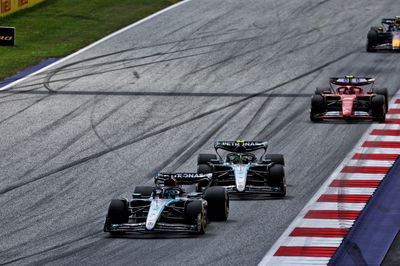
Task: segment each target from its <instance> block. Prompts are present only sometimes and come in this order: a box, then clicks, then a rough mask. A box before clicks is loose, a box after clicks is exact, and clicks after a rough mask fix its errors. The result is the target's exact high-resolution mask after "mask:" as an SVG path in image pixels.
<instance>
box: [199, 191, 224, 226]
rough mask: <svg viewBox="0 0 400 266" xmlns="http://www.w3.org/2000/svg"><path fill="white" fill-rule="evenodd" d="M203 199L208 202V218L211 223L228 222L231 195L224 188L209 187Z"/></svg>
mask: <svg viewBox="0 0 400 266" xmlns="http://www.w3.org/2000/svg"><path fill="white" fill-rule="evenodd" d="M203 198H204V199H205V200H206V201H207V203H208V205H207V216H208V219H209V220H210V221H226V220H227V219H228V215H229V195H228V192H227V191H226V189H225V188H224V187H219V186H215V187H209V188H207V189H206V191H205V192H204V195H203Z"/></svg>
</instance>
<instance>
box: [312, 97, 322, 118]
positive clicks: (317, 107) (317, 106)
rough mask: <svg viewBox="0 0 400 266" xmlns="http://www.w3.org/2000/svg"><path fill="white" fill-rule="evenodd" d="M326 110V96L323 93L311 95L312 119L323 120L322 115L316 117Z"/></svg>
mask: <svg viewBox="0 0 400 266" xmlns="http://www.w3.org/2000/svg"><path fill="white" fill-rule="evenodd" d="M324 110H325V104H324V97H322V96H321V95H316V94H315V95H313V96H312V97H311V112H310V120H311V121H313V122H317V121H322V120H323V119H322V118H320V117H316V115H317V114H320V113H323V112H324Z"/></svg>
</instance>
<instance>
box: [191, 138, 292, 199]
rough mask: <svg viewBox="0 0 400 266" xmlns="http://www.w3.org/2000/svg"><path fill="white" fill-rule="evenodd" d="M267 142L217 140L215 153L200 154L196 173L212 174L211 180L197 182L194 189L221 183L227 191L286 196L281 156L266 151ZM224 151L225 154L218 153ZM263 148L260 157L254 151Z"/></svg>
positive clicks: (203, 188)
mask: <svg viewBox="0 0 400 266" xmlns="http://www.w3.org/2000/svg"><path fill="white" fill-rule="evenodd" d="M267 147H268V143H267V142H260V141H240V140H237V141H216V142H215V143H214V149H215V152H216V155H215V154H199V156H198V161H197V163H198V167H197V172H198V173H212V179H211V180H209V181H208V180H207V181H202V182H199V183H198V184H197V191H204V190H206V191H207V189H209V188H211V187H213V186H224V187H225V188H226V189H227V190H228V192H229V193H237V194H269V195H271V196H276V197H284V196H285V195H286V180H285V171H284V164H285V162H284V157H283V155H281V154H266V152H267ZM220 150H223V151H226V152H227V154H226V157H225V158H223V156H222V155H221V154H220ZM257 150H263V153H262V154H261V156H259V158H257V157H256V155H255V154H254V153H251V152H254V151H257Z"/></svg>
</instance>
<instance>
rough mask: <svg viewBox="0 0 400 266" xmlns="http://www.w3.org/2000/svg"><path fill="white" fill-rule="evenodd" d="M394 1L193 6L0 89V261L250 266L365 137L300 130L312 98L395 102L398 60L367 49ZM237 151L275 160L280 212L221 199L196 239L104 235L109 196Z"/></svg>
mask: <svg viewBox="0 0 400 266" xmlns="http://www.w3.org/2000/svg"><path fill="white" fill-rule="evenodd" d="M396 3H397V1H396V0H383V1H372V0H368V1H365V0H354V1H346V0H330V1H329V0H307V1H298V0H288V1H276V0H248V1H241V0H225V1H224V0H193V1H191V2H188V3H185V4H183V5H181V6H179V7H177V8H175V9H172V10H170V11H168V12H166V13H163V14H162V15H160V16H157V17H154V18H152V19H151V20H149V21H147V22H145V23H143V24H141V25H139V26H138V27H134V28H132V29H131V30H129V31H126V32H125V33H124V34H120V35H118V36H116V37H114V38H112V39H109V40H108V41H106V42H104V43H102V44H100V45H97V46H95V47H94V48H92V49H90V50H88V51H86V52H84V53H82V54H80V55H79V56H76V57H73V58H71V59H70V60H68V61H67V62H64V63H62V64H61V65H58V66H57V67H54V68H52V69H50V70H48V71H46V72H45V73H42V74H38V75H36V76H33V77H31V78H29V79H28V80H26V81H24V82H23V83H20V84H18V85H16V86H14V87H13V88H12V89H11V90H9V91H7V92H0V136H1V144H0V170H1V175H0V212H1V213H0V217H1V222H0V227H1V230H0V264H5V265H8V264H13V265H26V264H36V265H45V264H51V265H67V264H68V265H78V264H80V265H95V264H96V265H111V264H112V265H127V264H128V265H154V264H158V265H256V264H257V263H258V262H259V261H260V260H261V259H262V257H263V256H264V254H265V253H266V252H267V251H268V249H269V248H270V247H271V246H272V244H273V243H274V242H275V241H276V240H277V238H278V237H279V236H280V234H281V233H282V232H283V231H284V230H285V228H286V227H287V226H288V225H289V223H290V222H291V221H292V220H293V218H294V217H295V216H296V215H297V214H298V212H299V211H300V210H301V209H302V207H303V206H304V205H305V204H306V202H307V201H308V200H309V199H310V197H311V196H312V195H313V194H314V192H315V191H316V190H317V189H318V188H319V186H320V185H321V184H322V182H323V181H324V180H325V179H326V178H327V177H328V176H329V175H330V174H331V173H332V172H333V170H334V169H335V167H336V166H337V165H338V164H339V163H340V162H341V160H342V158H343V157H344V156H345V155H346V154H347V153H348V152H349V151H350V150H351V149H352V148H353V146H354V145H355V143H356V142H357V141H358V139H359V137H360V136H361V135H362V134H363V133H364V131H365V130H366V129H367V128H368V126H369V125H370V122H327V123H319V124H312V123H311V122H310V121H309V117H308V111H309V103H310V96H311V95H312V93H313V91H314V90H315V87H317V86H324V85H325V84H327V83H326V82H327V78H328V77H330V76H337V75H347V74H351V75H368V76H375V77H376V78H377V79H378V84H379V85H380V86H382V87H383V86H384V87H388V89H389V91H390V94H394V93H395V92H396V91H397V89H398V85H399V84H400V83H399V81H400V76H399V75H397V73H399V72H400V62H399V55H398V54H392V53H376V54H367V53H366V52H365V39H366V33H367V31H368V29H369V27H370V26H371V25H375V24H379V21H380V19H381V18H382V17H386V16H394V15H398V14H400V6H399V5H395V4H396ZM49 91H57V93H49ZM235 139H247V140H268V141H269V142H270V152H273V153H283V154H284V155H285V156H286V161H287V168H286V173H287V183H288V196H287V197H286V198H285V199H280V200H269V199H267V200H246V201H233V202H232V203H231V213H230V217H229V221H228V222H226V223H212V224H210V226H209V227H208V232H207V234H206V235H204V236H201V237H186V236H175V235H165V234H164V235H130V236H128V237H125V238H112V237H109V236H108V235H107V234H106V233H103V232H102V227H103V222H104V218H105V215H106V211H107V207H108V204H109V202H110V200H111V199H112V198H115V197H122V196H123V197H130V193H131V192H132V191H133V189H134V187H135V186H136V185H141V184H150V180H151V178H152V176H153V174H154V173H156V172H157V171H159V170H165V171H195V169H196V156H197V154H199V153H201V152H212V143H213V141H215V140H235Z"/></svg>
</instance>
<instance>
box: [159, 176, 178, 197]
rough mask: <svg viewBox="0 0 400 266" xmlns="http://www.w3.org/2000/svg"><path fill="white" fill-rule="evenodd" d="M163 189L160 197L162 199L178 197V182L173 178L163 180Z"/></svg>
mask: <svg viewBox="0 0 400 266" xmlns="http://www.w3.org/2000/svg"><path fill="white" fill-rule="evenodd" d="M164 187H165V188H164V189H163V195H162V197H163V198H164V199H174V198H175V197H176V196H177V195H179V189H178V181H176V179H175V178H168V179H165V180H164Z"/></svg>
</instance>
